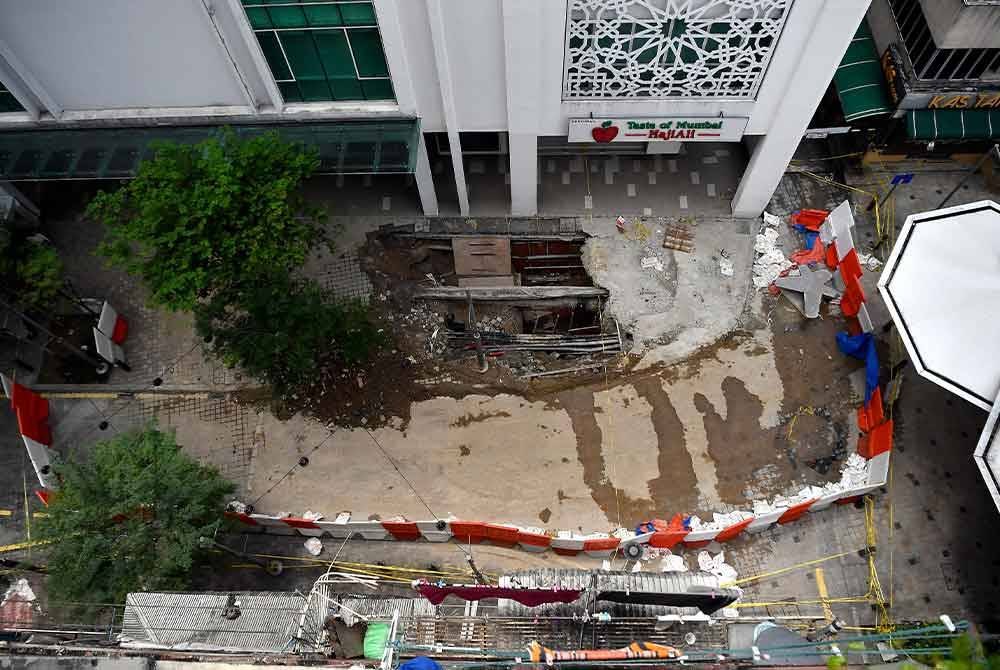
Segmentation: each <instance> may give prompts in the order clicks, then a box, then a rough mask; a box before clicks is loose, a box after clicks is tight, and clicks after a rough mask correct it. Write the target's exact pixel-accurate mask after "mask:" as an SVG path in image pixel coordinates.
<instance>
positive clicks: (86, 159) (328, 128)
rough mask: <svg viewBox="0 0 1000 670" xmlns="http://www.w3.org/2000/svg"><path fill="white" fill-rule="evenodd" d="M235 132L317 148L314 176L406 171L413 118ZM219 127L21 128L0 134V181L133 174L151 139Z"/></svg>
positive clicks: (411, 159) (415, 133) (411, 155)
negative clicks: (270, 133) (277, 136)
mask: <svg viewBox="0 0 1000 670" xmlns="http://www.w3.org/2000/svg"><path fill="white" fill-rule="evenodd" d="M231 128H232V129H233V131H234V132H235V133H236V134H237V135H239V136H241V137H253V136H255V135H260V134H262V133H265V132H267V131H270V130H277V131H278V132H279V133H280V134H281V136H282V137H283V138H285V139H287V140H289V141H293V142H302V143H304V144H306V145H308V146H312V147H315V148H316V149H317V150H318V151H319V158H320V168H319V170H318V172H319V173H320V174H405V173H412V172H413V169H414V165H415V163H416V156H417V143H418V141H419V139H420V122H419V121H417V120H416V119H400V120H389V121H378V122H373V121H357V122H344V123H312V124H296V125H294V126H291V125H289V126H263V125H253V126H242V125H234V126H231ZM220 131H221V128H220V127H219V126H197V127H173V128H114V129H92V130H24V131H17V132H0V179H6V180H12V181H16V180H47V179H108V178H127V177H134V176H135V173H136V170H137V169H138V167H139V163H140V162H141V161H142V160H143V159H146V158H150V157H152V156H153V153H154V152H153V149H152V147H151V146H150V145H151V144H152V143H154V142H157V141H162V140H167V141H172V142H181V143H191V144H193V143H196V142H200V141H202V140H204V139H207V138H209V137H213V136H215V135H217V134H218V133H219V132H220Z"/></svg>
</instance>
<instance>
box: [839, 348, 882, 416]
mask: <svg viewBox="0 0 1000 670" xmlns="http://www.w3.org/2000/svg"><path fill="white" fill-rule="evenodd" d="M837 347H838V348H839V349H840V351H841V352H843V353H845V354H847V355H848V356H852V357H854V358H857V359H859V360H862V361H864V362H865V407H867V406H868V402H869V401H870V400H871V399H872V394H873V393H875V389H876V388H878V352H876V351H875V338H873V337H872V334H871V333H861V334H860V335H851V334H849V333H844V332H841V333H837Z"/></svg>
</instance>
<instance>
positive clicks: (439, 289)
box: [414, 286, 608, 301]
mask: <svg viewBox="0 0 1000 670" xmlns="http://www.w3.org/2000/svg"><path fill="white" fill-rule="evenodd" d="M607 295H608V292H607V290H605V289H603V288H599V287H597V286H512V287H509V288H486V287H475V288H466V287H462V286H430V287H427V288H422V289H420V290H419V291H417V292H416V293H415V294H414V297H415V298H417V299H420V300H467V299H468V298H469V297H470V296H471V298H472V299H473V300H476V301H501V300H553V299H560V298H604V297H606V296H607Z"/></svg>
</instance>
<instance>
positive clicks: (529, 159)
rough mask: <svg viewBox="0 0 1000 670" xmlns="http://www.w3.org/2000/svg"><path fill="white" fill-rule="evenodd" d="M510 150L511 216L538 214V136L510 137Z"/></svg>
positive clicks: (518, 135)
mask: <svg viewBox="0 0 1000 670" xmlns="http://www.w3.org/2000/svg"><path fill="white" fill-rule="evenodd" d="M508 139H509V148H510V214H511V216H535V215H536V214H538V135H535V134H534V133H514V132H511V133H509V135H508Z"/></svg>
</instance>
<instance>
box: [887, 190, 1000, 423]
mask: <svg viewBox="0 0 1000 670" xmlns="http://www.w3.org/2000/svg"><path fill="white" fill-rule="evenodd" d="M878 287H879V291H880V292H881V294H882V297H883V298H884V299H885V302H886V305H887V307H888V308H889V312H890V313H891V314H892V320H893V321H894V322H895V324H896V327H897V329H898V330H899V334H900V337H901V338H902V340H903V343H904V344H905V345H906V349H907V351H908V352H909V354H910V361H911V362H912V363H913V365H914V367H915V368H916V369H917V371H918V372H919V373H920V375H921V376H923V377H926V378H927V379H930V380H931V381H933V382H935V383H937V384H939V385H941V386H943V387H944V388H946V389H948V390H950V391H952V392H953V393H955V394H957V395H959V396H961V397H963V398H965V399H966V400H968V401H969V402H971V403H973V404H975V405H978V406H979V407H982V408H983V409H985V410H987V411H988V410H990V409H991V408H992V407H993V403H994V401H995V400H996V398H997V391H998V390H1000V356H998V355H997V350H998V349H1000V344H998V343H1000V318H997V314H1000V205H997V203H995V202H992V201H990V200H983V201H980V202H974V203H969V204H967V205H959V206H957V207H948V208H946V209H939V210H934V211H932V212H924V213H922V214H913V215H911V216H909V217H907V219H906V224H905V225H904V226H903V230H902V231H901V232H900V234H899V239H898V240H896V245H895V247H893V250H892V255H890V256H889V260H888V262H887V263H886V266H885V270H884V271H883V273H882V277H881V279H880V280H879V283H878Z"/></svg>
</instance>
